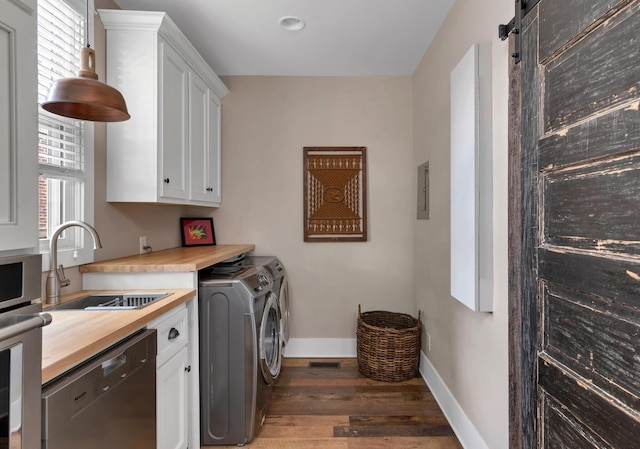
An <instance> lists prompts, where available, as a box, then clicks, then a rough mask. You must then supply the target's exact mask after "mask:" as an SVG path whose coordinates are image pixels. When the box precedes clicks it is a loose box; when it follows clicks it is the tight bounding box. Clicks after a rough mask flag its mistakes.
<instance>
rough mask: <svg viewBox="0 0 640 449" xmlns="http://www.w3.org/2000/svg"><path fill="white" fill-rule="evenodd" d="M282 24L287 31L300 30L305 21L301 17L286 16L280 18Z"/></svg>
mask: <svg viewBox="0 0 640 449" xmlns="http://www.w3.org/2000/svg"><path fill="white" fill-rule="evenodd" d="M280 26H281V27H282V28H284V29H285V30H287V31H300V30H301V29H303V28H304V26H305V23H304V22H303V21H302V19H300V18H299V17H294V16H284V17H282V18H281V19H280Z"/></svg>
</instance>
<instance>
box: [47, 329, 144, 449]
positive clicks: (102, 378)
mask: <svg viewBox="0 0 640 449" xmlns="http://www.w3.org/2000/svg"><path fill="white" fill-rule="evenodd" d="M42 412H43V415H42V448H43V449H44V448H46V449H80V448H82V449H86V448H89V447H90V448H92V449H102V448H104V449H107V448H109V449H114V448H118V449H126V448H132V449H133V448H135V449H144V448H149V449H155V447H156V331H155V329H148V330H144V331H142V332H140V333H138V334H136V335H134V336H133V337H130V338H128V339H127V340H125V341H123V342H121V343H119V344H117V345H115V346H113V347H112V348H110V349H108V350H106V351H105V352H104V353H102V354H100V355H98V356H96V357H95V358H93V359H91V360H89V361H88V362H86V363H85V364H83V365H81V366H79V367H77V368H75V369H73V370H72V371H70V372H69V373H67V374H64V375H62V376H61V377H59V378H57V379H54V380H53V381H51V382H50V383H48V384H46V385H45V386H43V390H42Z"/></svg>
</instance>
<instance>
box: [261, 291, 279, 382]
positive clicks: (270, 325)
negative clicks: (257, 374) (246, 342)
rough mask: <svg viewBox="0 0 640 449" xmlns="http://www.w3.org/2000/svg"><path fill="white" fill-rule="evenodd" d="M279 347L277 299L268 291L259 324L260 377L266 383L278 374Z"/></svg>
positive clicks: (273, 379)
mask: <svg viewBox="0 0 640 449" xmlns="http://www.w3.org/2000/svg"><path fill="white" fill-rule="evenodd" d="M281 347H282V342H281V337H280V309H279V308H278V299H277V297H276V295H274V294H273V293H269V294H268V295H267V301H266V304H265V306H264V311H263V314H262V321H261V325H260V368H261V370H262V377H263V378H264V381H265V382H266V383H267V384H268V385H271V384H272V383H273V382H274V381H275V379H276V378H277V377H278V375H279V374H280V365H281V359H280V350H281Z"/></svg>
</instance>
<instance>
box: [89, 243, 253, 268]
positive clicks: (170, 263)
mask: <svg viewBox="0 0 640 449" xmlns="http://www.w3.org/2000/svg"><path fill="white" fill-rule="evenodd" d="M254 249H255V245H214V246H191V247H186V248H171V249H165V250H162V251H155V252H152V253H148V254H137V255H135V256H128V257H122V258H120V259H111V260H105V261H102V262H94V263H90V264H87V265H82V266H80V272H81V273H145V272H182V271H198V270H201V269H203V268H206V267H208V266H211V265H214V264H216V263H219V262H222V261H223V260H226V259H229V258H231V257H235V256H238V255H240V254H242V253H246V252H249V251H253V250H254Z"/></svg>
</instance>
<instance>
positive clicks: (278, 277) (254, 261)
mask: <svg viewBox="0 0 640 449" xmlns="http://www.w3.org/2000/svg"><path fill="white" fill-rule="evenodd" d="M226 265H229V266H232V265H236V266H258V267H260V266H262V267H264V268H266V269H267V270H269V273H271V275H272V276H273V291H274V292H275V293H276V295H277V297H278V306H279V307H280V334H281V335H282V344H283V346H284V345H286V344H287V343H288V342H289V316H290V309H289V280H288V278H287V271H286V270H285V268H284V265H283V264H282V262H281V261H280V260H279V259H278V258H277V257H276V256H246V257H244V258H242V259H240V260H236V261H233V262H230V263H228V264H226Z"/></svg>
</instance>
